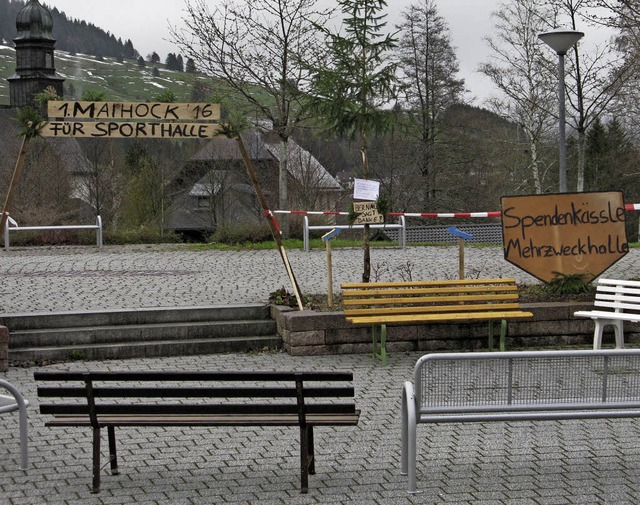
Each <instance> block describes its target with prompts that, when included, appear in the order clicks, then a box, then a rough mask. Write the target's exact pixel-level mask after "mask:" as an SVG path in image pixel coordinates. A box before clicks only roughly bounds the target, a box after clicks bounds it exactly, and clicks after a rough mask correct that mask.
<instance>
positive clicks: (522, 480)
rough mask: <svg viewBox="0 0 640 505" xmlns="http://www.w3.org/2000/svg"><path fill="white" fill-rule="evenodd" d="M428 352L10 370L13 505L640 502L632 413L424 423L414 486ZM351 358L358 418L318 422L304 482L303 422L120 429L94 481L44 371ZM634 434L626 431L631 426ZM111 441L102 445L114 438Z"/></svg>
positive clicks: (8, 454)
mask: <svg viewBox="0 0 640 505" xmlns="http://www.w3.org/2000/svg"><path fill="white" fill-rule="evenodd" d="M419 357H420V353H397V354H396V355H392V356H391V357H390V359H389V364H388V365H387V366H381V365H380V364H379V363H377V362H376V361H374V360H373V359H372V358H371V357H370V356H368V355H365V354H362V355H339V356H304V357H292V356H289V355H287V354H285V353H258V354H228V355H206V356H186V357H171V358H157V359H130V360H110V361H95V362H72V363H59V364H53V365H49V366H40V367H32V368H11V369H9V371H8V372H6V373H4V374H2V377H3V378H5V379H6V380H9V381H10V382H12V383H13V384H15V385H16V386H17V387H18V388H20V389H21V390H22V391H23V392H24V394H25V396H26V397H27V398H28V399H29V400H30V401H31V402H32V406H31V407H30V409H29V428H30V433H29V442H30V468H29V469H28V470H27V471H22V470H20V469H19V446H18V436H17V433H18V429H17V428H18V426H17V423H18V421H17V416H16V415H13V414H5V415H2V416H0V430H1V431H2V433H3V441H2V445H0V493H1V494H0V496H2V499H1V500H0V501H1V502H2V503H3V504H5V503H6V504H8V505H16V504H33V505H40V504H43V503H47V504H48V503H51V504H69V505H71V504H77V503H83V504H84V503H87V504H111V503H123V504H124V503H127V504H128V503H138V504H139V503H144V504H158V505H160V504H162V505H165V504H167V503H171V504H174V503H179V504H181V503H184V504H217V503H234V504H237V503H250V504H258V503H259V504H264V503H273V504H318V503H322V504H325V503H335V504H347V503H349V504H352V503H361V504H385V505H386V504H396V503H397V504H409V503H419V504H433V503H458V504H461V503H469V504H487V505H488V504H515V503H532V504H537V505H540V504H550V503H580V504H625V503H628V504H632V503H638V502H639V501H640V477H638V473H637V468H638V467H639V466H640V451H639V450H638V448H639V447H640V442H638V440H640V422H639V421H638V420H635V419H619V420H581V421H546V422H537V423H536V422H497V423H466V424H447V425H433V426H419V428H418V441H419V447H418V454H419V456H418V486H419V488H420V489H421V491H422V492H421V493H420V494H418V495H408V494H407V493H406V486H407V480H406V477H404V476H402V475H400V471H399V470H400V463H399V462H400V415H399V409H400V398H401V390H402V384H403V382H404V381H405V380H410V379H411V375H412V370H413V366H414V364H415V361H416V360H417V359H418V358H419ZM96 369H97V370H123V369H127V370H184V371H190V370H285V369H286V370H352V371H353V372H354V377H355V387H356V403H357V405H358V406H359V408H360V409H362V415H361V420H360V424H359V425H358V426H357V427H343V428H324V429H323V428H319V429H318V430H317V432H316V444H317V463H316V469H317V474H316V475H314V476H310V489H309V494H308V495H301V494H300V493H299V461H298V458H299V456H298V446H297V444H298V442H297V430H296V429H295V428H291V429H288V428H235V429H234V428H172V427H167V428H121V429H118V437H119V438H118V440H119V448H120V450H119V458H120V471H121V474H120V475H119V476H112V475H110V474H109V471H108V467H107V468H105V469H104V470H103V477H102V489H101V492H100V494H98V495H92V494H91V493H90V484H91V432H90V430H89V429H87V428H45V427H44V422H45V420H46V416H41V415H40V414H39V413H38V400H37V397H36V392H35V387H36V385H35V383H34V381H33V372H34V371H36V370H96ZM623 434H624V436H622V435H623ZM104 445H106V444H104Z"/></svg>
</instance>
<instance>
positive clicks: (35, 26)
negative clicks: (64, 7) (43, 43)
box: [14, 0, 55, 40]
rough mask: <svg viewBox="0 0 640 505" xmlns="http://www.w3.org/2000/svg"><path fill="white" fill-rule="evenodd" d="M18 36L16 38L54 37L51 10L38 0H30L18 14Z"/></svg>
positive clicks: (49, 38) (44, 38) (51, 38)
mask: <svg viewBox="0 0 640 505" xmlns="http://www.w3.org/2000/svg"><path fill="white" fill-rule="evenodd" d="M16 28H17V30H18V36H17V37H16V39H14V40H23V39H39V40H55V39H54V38H53V18H52V17H51V13H50V12H49V10H48V9H47V8H46V7H44V6H43V5H41V4H40V2H38V0H29V2H28V3H27V5H25V6H24V7H23V8H22V9H21V10H20V12H18V15H17V16H16Z"/></svg>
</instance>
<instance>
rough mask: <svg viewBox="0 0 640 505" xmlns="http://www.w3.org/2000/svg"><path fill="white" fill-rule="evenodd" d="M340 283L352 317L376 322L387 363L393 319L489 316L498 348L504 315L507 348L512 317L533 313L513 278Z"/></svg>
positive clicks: (377, 344)
mask: <svg viewBox="0 0 640 505" xmlns="http://www.w3.org/2000/svg"><path fill="white" fill-rule="evenodd" d="M341 287H342V296H343V303H344V313H345V316H346V318H347V321H349V322H351V323H353V324H358V325H361V324H369V325H371V327H372V336H373V355H374V356H375V357H376V358H379V359H380V360H381V361H382V362H383V363H386V362H387V351H386V341H387V325H388V324H390V325H396V324H398V325H399V324H416V323H442V322H468V321H474V320H488V321H489V349H490V350H493V322H494V321H496V320H500V321H501V322H502V324H501V329H500V350H501V351H504V348H505V344H504V340H505V334H506V331H507V320H508V319H523V318H528V317H533V314H532V313H531V312H526V311H523V310H522V309H521V308H520V304H519V303H518V287H517V286H516V281H515V279H510V278H509V279H473V280H448V281H410V282H368V283H348V284H342V286H341ZM378 336H379V341H378Z"/></svg>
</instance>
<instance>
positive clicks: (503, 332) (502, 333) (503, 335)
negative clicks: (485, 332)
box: [500, 319, 507, 352]
mask: <svg viewBox="0 0 640 505" xmlns="http://www.w3.org/2000/svg"><path fill="white" fill-rule="evenodd" d="M506 336H507V320H506V319H503V320H502V322H501V323H500V351H502V352H504V351H505V341H504V340H505V338H506Z"/></svg>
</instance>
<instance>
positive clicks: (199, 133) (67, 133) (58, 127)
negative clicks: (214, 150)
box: [40, 121, 220, 139]
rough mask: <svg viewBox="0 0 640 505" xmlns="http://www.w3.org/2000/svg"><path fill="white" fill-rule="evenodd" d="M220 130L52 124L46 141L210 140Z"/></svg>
mask: <svg viewBox="0 0 640 505" xmlns="http://www.w3.org/2000/svg"><path fill="white" fill-rule="evenodd" d="M219 130H220V125H219V124H216V123H168V122H167V123H165V122H142V121H141V122H130V121H49V122H47V123H45V124H44V126H43V128H42V130H41V131H40V134H41V135H42V136H43V137H93V138H147V139H206V138H211V137H215V136H216V135H217V134H218V132H219Z"/></svg>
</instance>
